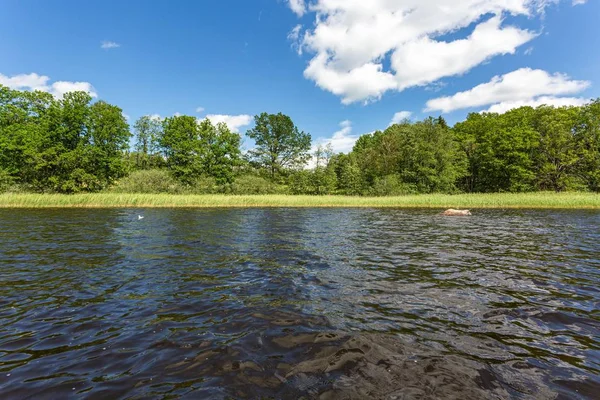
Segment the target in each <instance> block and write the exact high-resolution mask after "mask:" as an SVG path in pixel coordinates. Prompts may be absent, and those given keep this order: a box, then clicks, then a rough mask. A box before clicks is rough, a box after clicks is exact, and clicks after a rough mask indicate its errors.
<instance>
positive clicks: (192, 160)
mask: <svg viewBox="0 0 600 400" xmlns="http://www.w3.org/2000/svg"><path fill="white" fill-rule="evenodd" d="M254 122H255V123H254V127H253V128H252V129H250V130H248V131H247V132H246V136H247V137H248V138H250V139H252V140H253V141H254V143H255V147H254V148H253V149H252V150H249V151H247V152H243V151H242V149H241V145H242V137H241V135H240V134H238V133H236V132H232V131H231V130H230V129H229V128H228V127H227V125H225V124H223V123H220V124H216V125H215V124H213V123H212V122H211V121H210V120H208V119H205V120H202V121H200V120H198V119H197V118H196V117H192V116H185V115H182V116H173V117H169V118H164V119H159V118H153V117H150V116H143V117H141V118H139V119H138V120H137V121H136V122H135V123H134V125H133V127H132V128H133V133H132V132H131V131H130V126H129V124H128V122H127V120H126V118H125V116H124V115H123V112H122V110H121V109H120V108H119V107H117V106H114V105H111V104H108V103H106V102H104V101H97V102H92V98H91V97H90V96H89V95H88V94H86V93H84V92H72V93H67V94H65V95H64V97H63V98H60V99H57V98H55V97H53V96H52V95H50V94H48V93H44V92H39V91H36V92H29V91H18V90H11V89H9V88H7V87H4V86H1V85H0V191H7V190H8V191H17V190H22V191H34V192H58V193H77V192H98V191H103V190H114V191H123V192H167V193H234V194H252V193H257V194H266V193H290V194H314V195H324V194H345V195H373V196H386V195H400V194H411V193H434V192H435V193H438V192H440V193H458V192H526V191H541V190H544V191H546V190H552V191H567V190H579V191H596V192H598V191H600V100H596V101H593V102H591V103H589V104H587V105H585V106H582V107H559V108H556V107H551V106H541V107H538V108H532V107H521V108H517V109H514V110H511V111H509V112H507V113H505V114H495V113H472V114H469V115H468V117H467V118H466V120H465V121H463V122H460V123H457V124H456V125H454V126H453V127H449V126H448V125H447V123H446V121H445V120H444V119H443V118H442V117H439V118H427V119H425V120H423V121H419V122H410V121H408V120H405V121H403V122H401V123H399V124H394V125H391V126H390V127H388V128H387V129H385V130H383V131H376V132H374V133H372V134H369V135H363V136H361V137H360V138H359V139H358V141H357V142H356V144H355V146H354V148H353V149H352V151H351V152H350V153H349V154H335V153H334V152H333V150H332V149H331V147H330V146H325V147H324V146H318V147H317V148H316V150H314V151H311V148H312V141H311V136H310V134H308V133H306V132H303V131H301V130H300V129H299V128H298V127H297V126H296V125H295V124H294V123H293V121H292V119H291V118H290V117H289V116H286V115H284V114H281V113H279V114H268V113H262V114H259V115H257V116H256V117H255V118H254ZM131 139H133V143H134V144H133V146H130V142H131ZM309 160H312V164H313V166H312V167H311V168H307V167H306V165H307V162H309Z"/></svg>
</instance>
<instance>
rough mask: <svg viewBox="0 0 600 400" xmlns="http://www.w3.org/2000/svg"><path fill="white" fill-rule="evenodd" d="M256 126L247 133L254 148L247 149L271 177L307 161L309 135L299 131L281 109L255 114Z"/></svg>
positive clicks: (253, 159) (252, 158)
mask: <svg viewBox="0 0 600 400" xmlns="http://www.w3.org/2000/svg"><path fill="white" fill-rule="evenodd" d="M254 122H255V127H254V128H252V129H250V130H249V131H248V132H247V133H246V135H247V136H248V137H249V138H251V139H254V141H255V142H256V148H255V149H254V150H251V151H250V152H249V155H250V158H251V160H252V161H253V162H255V163H256V164H257V165H259V166H261V167H263V168H266V169H267V170H268V171H269V174H270V176H271V179H275V176H276V174H278V173H280V172H281V171H282V170H283V169H286V168H291V169H297V168H299V167H302V166H304V165H305V164H306V161H308V159H309V157H310V155H309V150H310V143H311V137H310V135H309V134H308V133H305V132H302V131H299V130H298V128H297V127H296V125H294V123H293V122H292V119H291V118H290V117H288V116H287V115H284V114H282V113H279V114H267V113H262V114H260V115H257V116H255V117H254Z"/></svg>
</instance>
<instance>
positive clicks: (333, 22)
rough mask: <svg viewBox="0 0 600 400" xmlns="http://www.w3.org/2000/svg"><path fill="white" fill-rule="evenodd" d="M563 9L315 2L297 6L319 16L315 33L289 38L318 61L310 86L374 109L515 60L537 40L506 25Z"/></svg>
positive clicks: (543, 1)
mask: <svg viewBox="0 0 600 400" xmlns="http://www.w3.org/2000/svg"><path fill="white" fill-rule="evenodd" d="M557 1H559V0H461V1H455V2H452V4H449V2H448V1H447V0H373V1H364V0H315V1H314V2H312V3H311V5H310V6H309V8H308V10H307V9H306V6H305V4H304V2H294V4H296V3H298V4H299V5H300V6H301V8H297V10H303V11H302V12H301V14H304V12H310V13H314V14H315V25H314V27H313V28H312V29H308V30H307V31H306V32H305V33H304V35H302V36H301V35H300V28H298V29H297V30H296V31H294V30H293V31H292V33H291V34H290V35H289V36H290V39H294V38H296V39H297V41H298V43H299V48H301V49H302V50H304V51H305V52H306V51H308V52H310V53H312V54H313V56H312V59H311V60H310V62H309V63H308V66H307V68H306V70H305V71H304V76H305V77H306V78H307V79H310V80H312V81H314V82H315V83H316V85H317V86H318V87H320V88H322V89H324V90H327V91H329V92H331V93H334V94H335V95H337V96H339V97H341V99H342V102H343V103H345V104H350V103H354V102H368V101H374V100H377V99H379V98H381V96H382V95H383V94H384V93H386V92H387V91H390V90H394V91H401V90H404V89H406V88H409V87H414V86H426V85H430V84H432V83H435V82H437V81H438V80H439V79H442V78H444V77H450V76H456V75H460V74H464V73H466V72H468V71H470V70H471V69H472V68H474V67H476V66H477V65H480V64H482V63H483V62H486V61H487V60H489V59H491V58H493V57H496V56H499V55H503V54H514V53H515V52H516V49H517V48H519V47H520V46H522V45H524V44H526V43H528V42H529V41H531V40H532V39H533V38H534V37H535V36H536V33H535V32H531V31H529V30H526V29H522V28H520V27H519V26H516V25H511V24H508V23H507V22H506V21H505V17H506V16H507V15H511V16H525V17H534V16H535V15H538V14H540V13H543V11H544V8H545V7H546V6H547V5H548V4H550V3H554V2H557ZM575 1H580V0H575ZM294 7H295V6H292V2H290V8H292V9H293V10H294ZM514 21H519V20H514ZM516 23H517V22H514V23H513V24H516ZM448 34H453V35H456V36H457V38H452V39H448V36H447V35H448ZM388 61H389V62H388ZM387 65H389V68H388V67H387ZM384 66H385V67H384Z"/></svg>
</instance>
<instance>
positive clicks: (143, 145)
mask: <svg viewBox="0 0 600 400" xmlns="http://www.w3.org/2000/svg"><path fill="white" fill-rule="evenodd" d="M161 130H162V124H161V122H160V120H159V119H158V118H153V117H151V116H149V115H144V116H143V117H140V118H139V119H138V120H137V121H136V122H135V125H134V131H135V151H136V154H135V158H136V167H137V168H138V169H148V168H153V167H156V165H153V164H154V163H152V159H153V156H154V154H155V152H156V150H157V147H158V141H159V139H160V137H161V135H162V132H161Z"/></svg>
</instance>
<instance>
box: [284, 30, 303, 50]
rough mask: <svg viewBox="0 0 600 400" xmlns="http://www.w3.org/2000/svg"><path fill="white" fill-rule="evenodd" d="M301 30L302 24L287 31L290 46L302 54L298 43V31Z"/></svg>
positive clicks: (300, 45)
mask: <svg viewBox="0 0 600 400" xmlns="http://www.w3.org/2000/svg"><path fill="white" fill-rule="evenodd" d="M301 31H302V25H296V26H295V27H294V29H292V30H291V31H290V33H288V36H287V38H288V40H289V41H290V42H292V48H293V49H294V50H296V51H297V52H298V54H302V44H301V43H300V32H301Z"/></svg>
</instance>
